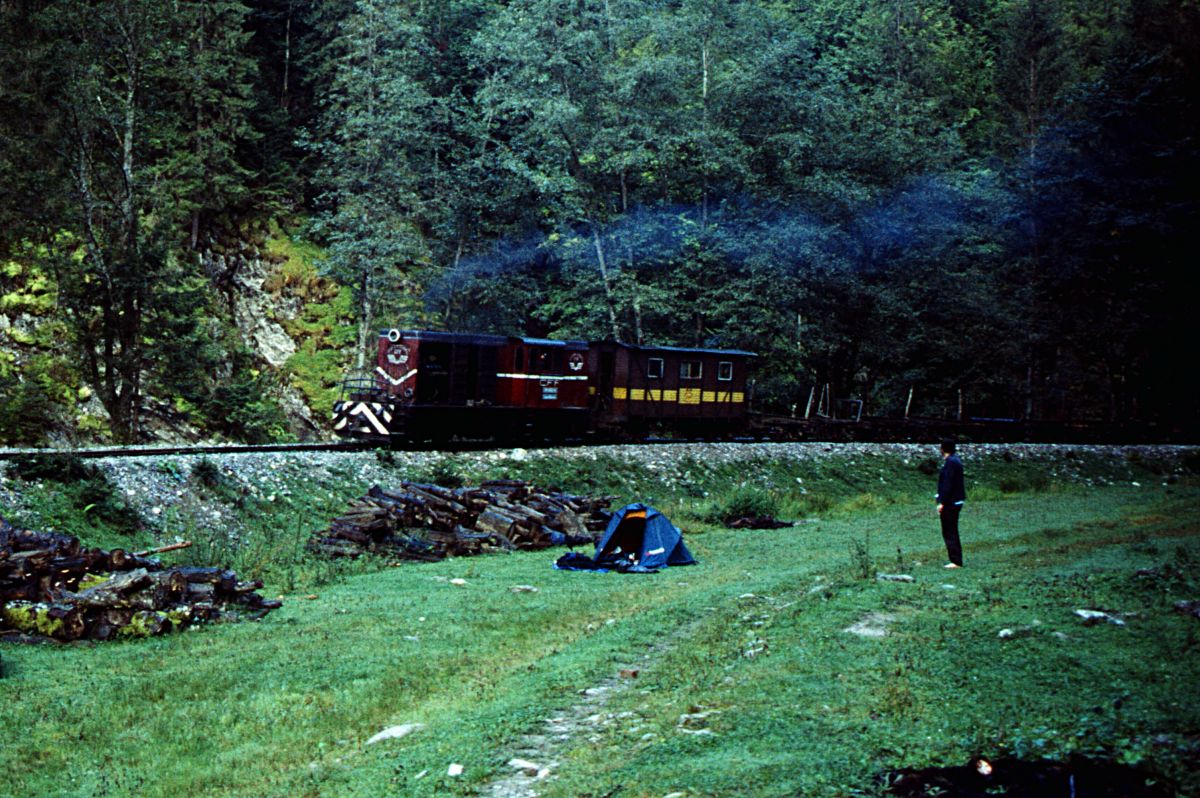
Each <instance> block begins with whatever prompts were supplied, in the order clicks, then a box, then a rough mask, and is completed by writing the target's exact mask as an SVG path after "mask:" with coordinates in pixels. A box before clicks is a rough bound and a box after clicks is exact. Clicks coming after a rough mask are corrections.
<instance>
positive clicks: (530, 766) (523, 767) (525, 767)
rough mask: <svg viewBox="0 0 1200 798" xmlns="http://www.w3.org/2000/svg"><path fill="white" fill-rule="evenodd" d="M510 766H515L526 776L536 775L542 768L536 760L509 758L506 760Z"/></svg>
mask: <svg viewBox="0 0 1200 798" xmlns="http://www.w3.org/2000/svg"><path fill="white" fill-rule="evenodd" d="M508 766H509V767H510V768H516V769H517V770H519V771H521V772H522V773H524V774H525V775H526V776H536V775H537V774H538V771H540V770H541V769H542V768H541V766H540V765H538V764H537V763H536V762H530V761H529V760H528V759H510V760H508Z"/></svg>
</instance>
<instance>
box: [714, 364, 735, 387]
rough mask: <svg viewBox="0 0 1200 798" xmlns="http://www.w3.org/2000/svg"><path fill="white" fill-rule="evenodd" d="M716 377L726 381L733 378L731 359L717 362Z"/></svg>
mask: <svg viewBox="0 0 1200 798" xmlns="http://www.w3.org/2000/svg"><path fill="white" fill-rule="evenodd" d="M717 379H718V380H721V381H722V382H728V381H730V380H732V379H733V361H732V360H722V361H721V362H720V363H718V364H717Z"/></svg>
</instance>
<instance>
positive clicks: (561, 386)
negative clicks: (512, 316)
mask: <svg viewBox="0 0 1200 798" xmlns="http://www.w3.org/2000/svg"><path fill="white" fill-rule="evenodd" d="M753 358H754V353H753V352H745V351H742V350H721V349H686V348H681V347H648V346H635V345H631V344H623V343H616V342H612V341H600V342H591V343H589V342H586V341H560V340H553V339H548V338H528V337H521V336H502V335H481V334H474V333H451V332H434V331H429V330H396V329H392V330H387V331H384V332H382V333H380V335H379V340H378V344H377V351H376V358H375V366H374V369H373V370H372V371H370V372H367V373H360V374H356V375H353V376H351V377H350V378H348V379H347V380H346V381H345V383H344V384H343V391H342V398H341V400H340V401H338V402H337V404H335V405H334V410H333V426H334V430H335V432H337V434H338V435H340V436H342V437H345V438H352V439H359V440H365V441H371V442H379V443H392V444H400V443H405V442H423V441H438V440H450V439H452V438H456V437H457V438H461V439H492V440H521V439H569V438H581V437H585V436H593V437H594V436H600V437H606V438H638V437H643V436H645V435H648V434H654V433H656V432H672V431H674V432H681V433H685V434H704V435H706V436H711V435H717V434H724V433H729V434H735V433H737V432H739V431H742V430H744V429H745V427H746V425H747V421H748V413H747V407H748V401H747V393H746V390H747V376H746V372H747V368H748V365H749V363H750V361H751V360H752V359H753Z"/></svg>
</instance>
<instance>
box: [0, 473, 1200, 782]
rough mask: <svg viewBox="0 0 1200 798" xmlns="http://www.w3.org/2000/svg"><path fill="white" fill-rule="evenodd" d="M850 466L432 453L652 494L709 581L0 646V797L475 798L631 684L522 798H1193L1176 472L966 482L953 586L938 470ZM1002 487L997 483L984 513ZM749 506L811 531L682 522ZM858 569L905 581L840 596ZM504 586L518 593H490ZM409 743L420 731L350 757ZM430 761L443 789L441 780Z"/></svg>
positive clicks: (1192, 558) (291, 513) (1195, 704)
mask: <svg viewBox="0 0 1200 798" xmlns="http://www.w3.org/2000/svg"><path fill="white" fill-rule="evenodd" d="M856 465H857V467H848V466H847V464H846V463H844V462H841V463H838V462H833V463H822V464H811V465H804V466H797V465H795V464H792V465H791V466H790V467H789V466H787V465H781V464H778V463H771V462H766V461H764V462H761V463H756V464H753V466H751V467H744V466H743V467H738V468H734V467H730V466H709V465H706V464H700V463H690V464H685V465H684V466H683V467H681V468H679V469H676V470H675V472H674V473H672V474H671V475H669V476H665V475H663V474H657V473H646V472H642V471H640V470H639V469H636V468H633V467H630V466H627V465H625V464H622V463H619V462H614V461H610V460H606V459H603V458H601V459H599V460H597V461H596V462H595V463H589V464H588V465H586V466H585V465H583V464H581V463H579V462H574V463H565V462H563V461H556V462H553V463H543V462H540V461H529V462H513V461H509V462H506V463H499V464H496V465H493V466H487V467H484V466H479V465H478V464H477V463H476V462H475V461H468V458H461V459H455V458H447V459H446V460H444V461H442V462H441V463H438V464H437V465H435V466H433V467H432V468H433V470H441V471H442V472H443V473H447V474H448V473H453V474H457V475H461V476H462V477H463V478H466V479H468V480H470V481H474V480H475V479H477V478H479V477H480V476H489V475H491V476H500V475H502V474H505V475H509V476H527V477H538V478H539V482H543V483H548V482H552V481H558V482H559V483H560V486H561V487H564V488H566V489H568V490H572V491H578V492H584V491H587V490H592V491H595V490H600V491H611V492H614V493H617V494H619V495H620V496H622V497H623V498H633V497H634V496H646V495H649V494H657V495H654V497H653V498H654V499H655V501H657V502H658V503H659V504H660V505H661V506H662V507H663V508H664V509H666V510H667V512H668V513H669V514H671V515H672V517H674V518H675V520H677V521H679V522H680V523H681V524H682V525H683V527H684V529H685V533H686V535H687V542H688V545H689V547H691V549H692V550H693V552H694V553H695V554H696V556H697V558H698V559H699V561H700V564H699V565H698V566H695V567H689V568H679V569H670V570H668V571H665V572H663V573H660V574H657V575H654V576H639V575H628V576H621V575H616V574H590V573H574V572H560V571H555V570H553V569H551V567H550V563H551V562H552V560H553V559H554V557H555V556H557V554H558V552H554V551H548V552H531V553H517V554H512V555H505V556H492V557H484V558H473V559H462V560H451V561H446V562H441V563H434V564H429V565H412V566H404V567H399V568H388V569H373V570H371V571H370V572H367V573H359V574H355V575H342V576H339V577H337V578H336V579H335V580H334V581H333V582H331V583H329V584H326V585H324V586H322V587H320V588H319V589H315V591H314V592H315V593H316V594H317V596H318V597H317V598H316V599H312V600H305V599H303V598H300V596H299V595H297V594H292V593H289V595H290V596H291V597H290V598H289V599H288V600H287V601H286V602H285V605H284V608H283V609H282V610H280V611H277V612H275V613H273V614H271V615H270V616H268V617H267V619H266V620H264V621H262V622H259V623H249V624H240V625H228V626H216V627H209V628H202V629H197V630H194V631H187V632H184V633H181V634H178V635H174V636H169V637H164V638H158V639H152V640H146V641H136V642H122V643H115V644H104V645H94V646H91V645H84V646H44V647H17V646H11V645H4V646H2V647H0V655H2V656H3V660H4V665H5V668H6V678H4V679H3V680H0V740H3V741H4V742H3V744H0V773H4V774H5V779H4V780H2V781H0V795H3V796H9V795H12V796H58V795H61V796H102V795H112V796H124V795H138V796H167V795H178V794H186V795H189V796H230V795H232V796H338V797H339V798H341V796H380V795H396V796H439V795H470V794H473V793H475V792H477V791H479V790H480V789H482V788H483V786H484V785H485V784H486V783H487V782H488V781H490V780H491V779H493V778H495V777H497V776H498V775H501V774H504V773H506V772H507V768H506V767H505V762H506V761H507V760H508V759H509V758H510V757H511V756H513V755H514V754H513V753H512V752H513V750H514V748H515V747H516V746H518V745H519V741H520V738H521V736H522V735H524V734H527V733H530V732H532V731H538V730H542V729H543V728H544V724H543V719H545V718H547V717H552V716H554V715H556V714H559V713H563V712H566V711H567V710H569V709H570V708H571V707H573V706H575V705H577V704H578V703H579V702H580V701H581V696H580V691H581V690H583V689H585V688H588V687H590V686H593V685H596V684H598V683H600V682H601V681H603V680H605V679H608V678H611V677H613V676H615V675H616V673H617V671H618V670H619V669H620V668H623V667H628V666H631V665H632V666H635V667H638V668H640V674H639V675H638V677H637V678H636V679H633V680H626V682H627V683H628V684H629V688H628V689H626V690H623V691H620V692H618V693H616V694H614V695H613V697H612V698H611V700H610V701H609V703H608V704H607V705H606V706H604V707H603V708H602V714H603V715H604V717H602V718H601V719H600V722H599V723H597V724H596V725H595V726H594V727H590V728H588V729H587V730H586V731H585V732H583V733H580V734H579V735H577V737H576V738H575V739H573V740H572V741H571V743H570V744H569V745H568V746H567V747H566V748H565V749H563V750H561V751H559V752H558V753H557V758H558V759H559V761H560V765H559V766H558V767H556V768H555V771H556V773H557V774H558V775H557V777H556V778H554V779H552V780H548V781H546V782H543V783H542V784H541V787H540V788H539V790H540V794H541V795H544V796H547V798H555V797H556V796H559V797H565V796H595V797H596V798H598V797H599V796H604V795H612V796H622V797H624V796H662V795H665V794H667V793H670V792H675V791H682V792H684V793H685V794H687V795H689V796H792V795H805V796H840V795H853V794H873V793H874V792H875V791H876V789H877V784H876V782H875V777H876V774H878V773H880V772H881V771H884V770H887V769H890V768H896V767H906V766H916V765H928V764H962V763H963V762H965V761H966V759H967V758H968V757H970V756H972V755H975V754H979V753H984V754H991V755H999V754H1002V753H1012V754H1016V755H1019V756H1026V757H1041V756H1054V757H1057V756H1064V755H1066V754H1068V753H1070V752H1074V751H1080V752H1086V753H1093V754H1104V755H1110V756H1113V757H1115V758H1117V759H1119V760H1121V761H1126V762H1130V763H1138V762H1141V763H1148V764H1150V765H1152V766H1153V767H1155V768H1156V769H1158V770H1159V771H1161V772H1164V773H1166V774H1167V775H1170V776H1172V777H1173V778H1175V779H1177V780H1180V781H1182V782H1183V783H1184V790H1185V794H1198V793H1200V778H1197V775H1196V773H1195V769H1194V767H1191V766H1189V765H1188V764H1187V763H1188V762H1189V761H1190V759H1192V758H1194V756H1192V755H1191V754H1189V753H1188V750H1187V749H1188V746H1194V745H1195V736H1196V732H1197V729H1200V696H1198V695H1197V692H1196V690H1195V687H1194V686H1195V684H1196V683H1197V681H1198V679H1200V657H1197V646H1198V645H1200V624H1198V623H1197V622H1196V621H1195V620H1194V619H1192V618H1188V617H1185V616H1182V615H1179V614H1176V613H1174V612H1172V609H1171V605H1172V603H1173V602H1174V601H1176V600H1178V599H1182V598H1196V597H1197V595H1196V593H1197V589H1198V587H1200V585H1198V584H1197V577H1196V576H1195V574H1196V567H1195V566H1196V563H1198V562H1200V528H1198V525H1197V521H1198V520H1200V512H1198V510H1197V508H1198V507H1200V502H1197V499H1198V498H1200V485H1198V484H1197V483H1196V482H1195V481H1194V479H1192V478H1185V479H1184V480H1182V481H1181V482H1179V483H1177V484H1173V485H1171V486H1169V487H1166V488H1164V487H1161V486H1157V483H1154V484H1156V487H1149V484H1150V480H1149V479H1146V480H1144V481H1145V482H1146V483H1147V486H1146V487H1142V488H1135V487H1132V486H1130V484H1129V482H1130V479H1129V476H1130V472H1129V471H1128V468H1133V469H1143V468H1144V466H1143V465H1142V464H1123V465H1120V466H1119V467H1113V466H1110V465H1107V464H1094V465H1086V464H1085V466H1086V467H1085V473H1084V474H1083V475H1082V476H1081V477H1079V478H1078V479H1076V480H1075V483H1076V484H1075V485H1074V486H1072V485H1066V484H1064V483H1062V482H1060V481H1048V482H1046V483H1044V484H1042V483H1040V481H1039V480H1038V479H1036V476H1037V474H1039V473H1043V472H1044V471H1045V470H1046V469H1047V468H1052V466H1043V465H1037V466H1034V465H1030V464H1010V463H1002V464H1000V465H995V466H993V465H986V464H984V463H978V464H976V467H975V468H973V469H972V471H971V473H970V476H971V477H972V478H973V482H972V488H974V490H973V497H975V498H973V499H972V501H971V504H970V505H969V507H968V509H967V511H966V512H964V515H963V522H962V527H963V537H964V545H965V550H966V558H967V564H968V567H967V568H966V569H964V570H962V571H957V572H946V571H944V570H943V569H942V568H941V565H942V563H943V562H944V551H943V550H942V546H941V541H940V536H939V534H938V531H937V524H936V518H935V516H934V513H933V509H932V506H931V505H932V501H931V498H932V497H931V496H928V497H927V496H926V494H928V493H930V490H929V488H930V486H931V477H930V476H928V475H924V474H922V473H920V472H919V471H918V470H917V468H916V463H913V464H911V465H905V464H901V463H898V462H895V461H881V462H879V463H878V464H876V463H871V464H869V465H867V464H863V463H861V462H860V463H858V464H856ZM481 472H487V473H481ZM1141 474H1142V472H1141V471H1138V472H1136V473H1135V474H1134V476H1139V475H1141ZM398 476H399V475H398ZM406 476H409V477H412V476H419V475H415V474H412V475H406ZM797 478H799V479H800V480H801V481H800V482H797ZM1006 478H1011V479H1014V480H1015V482H1014V483H1013V484H1016V485H1018V486H1019V488H1018V489H1017V490H1015V491H1006V490H1003V489H1002V488H1001V486H1000V484H999V483H1000V480H1001V479H1006ZM881 479H882V481H881ZM1104 480H1107V481H1111V482H1114V483H1119V484H1111V485H1108V484H1099V483H1101V481H1104ZM1081 481H1084V482H1094V483H1097V485H1096V486H1094V487H1083V486H1080V485H1079V484H1078V483H1079V482H1081ZM742 482H752V484H753V485H754V486H755V487H756V488H757V489H760V490H763V491H766V492H768V493H769V494H771V495H772V496H773V497H774V499H775V500H776V501H777V502H779V506H780V507H781V508H782V509H784V510H788V509H791V510H799V511H804V516H803V517H809V516H810V515H811V514H812V513H810V512H809V511H810V510H811V509H812V508H813V507H815V506H819V507H821V508H822V509H821V510H820V512H819V513H818V515H819V517H820V519H821V520H820V522H819V523H812V524H806V525H803V526H798V527H795V528H793V529H781V530H775V531H729V530H722V529H719V528H717V527H716V526H710V525H708V524H705V523H702V522H700V521H699V520H697V518H698V517H699V514H700V513H702V512H703V511H704V508H706V507H709V506H712V505H713V504H714V503H715V504H721V503H722V502H724V501H726V500H727V499H728V498H729V496H730V495H732V493H733V492H734V491H737V490H739V489H741V488H740V483H742ZM361 487H364V488H365V487H366V486H361ZM356 489H357V488H356V487H355V486H350V485H343V486H339V487H338V489H337V490H334V491H331V492H333V493H338V499H339V500H340V498H341V496H342V494H350V495H352V494H353V492H354V491H355V490H356ZM801 489H803V490H801ZM339 491H340V492H339ZM706 494H707V495H706ZM980 494H982V497H980ZM322 495H324V496H328V494H322ZM814 497H823V498H819V499H816V500H815V501H816V503H815V504H813V502H814ZM927 499H929V500H927ZM333 503H334V502H333V500H330V499H328V498H326V499H322V500H318V498H317V497H316V494H315V493H314V494H313V496H307V497H304V496H301V497H293V504H291V505H289V506H287V507H282V506H276V505H270V506H265V505H263V504H261V503H252V502H251V503H247V504H246V506H245V507H244V508H243V511H244V513H245V517H246V523H247V525H248V527H250V528H252V529H253V530H255V531H256V532H257V533H259V534H260V535H263V534H265V533H266V531H267V530H268V529H269V528H272V527H276V528H281V529H284V530H285V532H286V528H287V524H288V523H289V521H288V519H289V518H294V517H295V514H296V513H301V514H318V513H320V512H321V511H322V510H323V509H325V510H326V511H327V507H328V505H330V504H333ZM292 523H295V522H294V521H293V522H292ZM279 534H280V535H284V533H283V532H280V533H279ZM285 537H286V536H285ZM868 541H869V542H868ZM856 547H857V548H858V549H859V550H860V551H863V550H865V551H866V554H867V556H869V557H870V558H871V559H872V561H873V563H874V564H875V565H876V566H877V568H878V570H881V571H888V572H895V571H897V570H901V569H900V568H898V566H903V567H904V570H906V572H907V573H911V574H913V575H914V576H915V578H916V581H915V582H914V583H885V582H877V581H875V580H873V579H862V578H859V574H858V570H859V569H858V563H856V560H855V549H856ZM897 550H899V552H898V551H897ZM277 556H282V555H277ZM1150 567H1157V568H1158V571H1157V572H1156V574H1155V575H1152V576H1149V577H1141V578H1139V577H1137V576H1136V575H1135V572H1136V570H1137V569H1138V568H1150ZM264 568H265V572H266V573H267V575H268V576H269V577H270V578H271V579H272V580H273V581H272V582H271V583H270V584H268V588H267V590H266V591H264V592H266V593H268V594H270V595H272V596H273V595H275V594H276V593H278V592H280V591H283V590H284V585H283V581H284V579H285V578H286V575H287V571H286V570H285V569H279V568H276V569H275V570H272V569H271V568H270V567H269V566H264ZM456 577H461V578H463V579H465V580H466V584H465V585H462V586H457V585H453V584H451V583H450V582H449V580H450V579H451V578H456ZM518 584H530V585H535V586H537V587H538V588H539V592H537V593H513V592H511V591H510V590H509V588H510V587H512V586H514V585H518ZM947 585H952V587H947ZM305 589H310V588H305ZM1084 607H1087V608H1104V609H1108V610H1114V611H1118V612H1121V613H1124V617H1125V619H1126V622H1127V625H1126V626H1124V627H1118V626H1112V625H1101V626H1093V627H1085V626H1083V625H1082V624H1081V622H1080V621H1079V619H1078V618H1076V617H1075V616H1074V615H1073V614H1072V611H1073V610H1074V609H1077V608H1084ZM872 613H885V614H887V615H889V616H891V617H892V619H893V620H892V621H891V623H890V625H889V628H890V630H891V634H889V635H888V636H886V637H883V638H860V637H858V636H855V635H851V634H848V633H847V632H845V631H844V630H845V629H846V628H847V627H849V626H851V625H852V624H854V623H856V622H858V621H860V620H861V619H863V618H864V617H865V616H867V615H869V614H872ZM1004 628H1008V629H1012V630H1014V636H1013V637H1012V638H1010V639H1002V638H1000V637H999V636H998V632H999V630H1000V629H1004ZM1060 635H1064V636H1065V637H1063V636H1060ZM747 652H755V653H754V655H753V656H747ZM647 657H649V658H647ZM696 710H704V711H707V710H717V712H715V713H713V714H711V715H710V716H709V717H708V719H707V721H706V723H707V727H708V728H709V729H710V730H711V731H712V732H714V733H713V734H711V735H707V736H701V735H687V734H683V733H681V732H679V731H678V730H677V728H676V725H677V723H678V721H679V716H680V715H681V714H684V713H687V712H692V711H696ZM624 713H632V714H629V715H626V716H624V717H619V716H621V715H623V714H624ZM608 715H612V716H613V717H612V718H611V719H609V718H608ZM409 722H420V723H424V724H426V727H425V729H423V730H422V731H419V732H417V733H415V734H413V735H411V736H409V737H406V738H404V739H402V740H391V741H386V742H383V743H379V744H377V745H373V746H370V747H366V746H364V742H365V741H366V739H367V738H369V737H370V736H371V735H373V734H374V733H376V732H378V731H380V730H381V729H383V728H385V727H387V726H391V725H395V724H400V723H409ZM589 735H595V739H594V740H590V739H589ZM452 762H457V763H461V764H462V765H464V766H465V768H466V770H465V773H464V775H463V776H461V777H459V778H449V777H447V776H446V775H445V774H446V768H447V766H448V765H449V764H450V763H452ZM423 771H424V772H426V775H424V776H423V777H421V778H417V776H418V774H421V773H422V772H423Z"/></svg>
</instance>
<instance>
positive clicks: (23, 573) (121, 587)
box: [0, 519, 280, 640]
mask: <svg viewBox="0 0 1200 798" xmlns="http://www.w3.org/2000/svg"><path fill="white" fill-rule="evenodd" d="M261 587H262V582H259V581H249V582H247V581H241V580H239V579H238V577H237V574H235V573H234V572H233V571H229V570H226V569H223V568H202V567H185V566H174V567H170V568H165V567H163V565H162V563H160V562H159V561H158V560H156V559H150V558H148V557H145V556H139V555H137V554H130V553H128V552H125V551H123V550H121V549H113V550H111V551H105V550H103V549H92V548H85V547H83V546H81V545H80V543H79V539H78V538H74V537H71V536H70V535H61V534H58V533H54V532H36V531H33V530H30V529H19V528H17V527H14V526H12V525H10V524H8V523H7V522H6V521H4V520H3V519H0V635H22V634H24V635H33V636H42V637H52V638H55V639H58V640H79V639H81V638H89V639H94V640H108V639H110V638H114V637H145V636H149V635H157V634H162V633H163V632H168V631H171V630H172V629H178V628H183V627H186V626H189V625H191V624H193V623H196V622H198V621H213V620H238V619H241V618H261V617H262V616H263V615H265V614H266V613H267V612H269V611H271V610H273V609H276V608H278V607H279V606H280V602H278V601H270V600H266V599H264V598H263V597H262V596H260V595H259V594H258V593H256V592H255V591H256V590H258V589H259V588H261Z"/></svg>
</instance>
